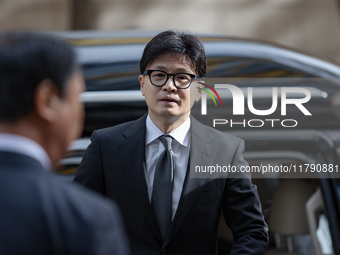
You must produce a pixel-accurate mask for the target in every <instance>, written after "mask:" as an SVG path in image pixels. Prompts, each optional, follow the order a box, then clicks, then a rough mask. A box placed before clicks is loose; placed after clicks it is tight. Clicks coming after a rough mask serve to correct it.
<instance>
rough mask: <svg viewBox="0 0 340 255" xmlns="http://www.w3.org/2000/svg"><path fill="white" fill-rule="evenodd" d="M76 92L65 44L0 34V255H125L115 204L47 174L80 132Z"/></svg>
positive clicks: (80, 86)
mask: <svg viewBox="0 0 340 255" xmlns="http://www.w3.org/2000/svg"><path fill="white" fill-rule="evenodd" d="M83 90H84V82H83V78H82V76H81V73H80V71H79V69H78V67H77V64H76V62H75V54H74V52H73V50H72V48H71V47H70V46H69V45H67V44H66V43H63V42H60V41H57V40H55V39H52V38H49V37H46V36H42V35H37V34H32V33H8V34H2V35H0V254H6V255H10V254H15V255H16V254H36V255H39V254H48V255H51V254H79V255H84V254H89V255H90V254H91V255H92V254H103V255H104V254H105V255H106V254H107V255H109V254H124V255H125V254H128V247H127V241H126V236H125V232H124V229H123V226H122V225H123V224H122V218H121V214H120V212H119V211H118V209H117V206H116V205H115V204H114V203H113V202H112V201H109V200H108V199H106V198H103V197H102V196H100V195H98V194H95V193H94V192H90V191H88V190H87V189H84V188H83V187H80V186H78V185H76V184H69V183H62V182H60V181H58V180H56V179H55V178H56V177H53V176H52V174H51V173H49V172H50V171H51V167H52V166H56V165H57V164H58V162H59V160H60V158H61V157H62V156H63V154H64V152H65V151H66V149H67V148H68V146H69V144H70V142H71V141H72V140H73V139H75V138H77V137H78V135H79V134H80V131H81V129H82V122H83V115H84V113H83V111H84V110H83V105H82V104H81V103H80V102H79V94H80V93H81V92H82V91H83Z"/></svg>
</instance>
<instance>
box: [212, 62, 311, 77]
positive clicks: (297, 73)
mask: <svg viewBox="0 0 340 255" xmlns="http://www.w3.org/2000/svg"><path fill="white" fill-rule="evenodd" d="M207 77H230V78H274V77H275V78H288V77H289V78H313V77H315V76H312V75H310V74H308V73H306V72H303V71H301V70H298V69H295V68H292V67H289V66H285V65H282V64H279V63H275V62H272V61H269V60H263V59H255V58H244V57H242V58H241V57H224V58H209V62H208V75H207Z"/></svg>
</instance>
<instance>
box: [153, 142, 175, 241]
mask: <svg viewBox="0 0 340 255" xmlns="http://www.w3.org/2000/svg"><path fill="white" fill-rule="evenodd" d="M159 139H160V140H161V142H162V143H163V144H164V147H165V150H164V151H163V152H162V153H161V155H160V156H159V158H158V161H157V165H156V171H155V178H154V181H153V191H152V203H153V205H154V208H155V211H156V215H157V220H158V225H159V228H160V230H161V233H162V237H163V240H164V239H165V237H166V234H167V233H168V231H169V228H170V225H171V208H172V189H173V183H174V161H173V153H172V149H171V143H172V140H173V138H172V137H171V136H170V135H162V136H160V137H159Z"/></svg>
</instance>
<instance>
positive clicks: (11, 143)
mask: <svg viewBox="0 0 340 255" xmlns="http://www.w3.org/2000/svg"><path fill="white" fill-rule="evenodd" d="M0 151H8V152H13V153H19V154H23V155H26V156H29V157H31V158H34V159H36V160H37V161H39V162H40V163H41V164H42V166H43V167H44V168H45V169H51V166H52V164H51V160H50V158H49V157H48V155H47V153H46V151H45V150H44V149H43V147H41V145H40V144H38V143H37V142H35V141H33V140H31V139H29V138H27V137H23V136H19V135H13V134H5V133H0Z"/></svg>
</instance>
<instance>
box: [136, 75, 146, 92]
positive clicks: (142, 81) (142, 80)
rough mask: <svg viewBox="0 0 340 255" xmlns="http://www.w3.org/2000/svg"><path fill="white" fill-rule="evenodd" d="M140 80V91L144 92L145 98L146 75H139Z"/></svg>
mask: <svg viewBox="0 0 340 255" xmlns="http://www.w3.org/2000/svg"><path fill="white" fill-rule="evenodd" d="M138 80H139V84H140V90H141V91H142V95H143V96H145V94H144V75H139V76H138Z"/></svg>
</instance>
